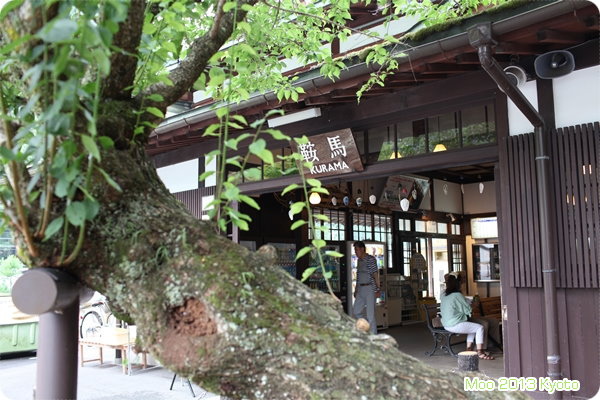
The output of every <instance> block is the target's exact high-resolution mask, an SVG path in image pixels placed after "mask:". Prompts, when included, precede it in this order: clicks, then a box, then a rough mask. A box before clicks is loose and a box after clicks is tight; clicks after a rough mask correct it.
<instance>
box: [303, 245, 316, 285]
mask: <svg viewBox="0 0 600 400" xmlns="http://www.w3.org/2000/svg"><path fill="white" fill-rule="evenodd" d="M303 250H304V249H303ZM316 270H317V267H309V268H306V269H305V270H304V272H303V273H302V282H304V281H305V280H307V279H308V278H310V276H311V275H312V274H313V273H314V272H315V271H316Z"/></svg>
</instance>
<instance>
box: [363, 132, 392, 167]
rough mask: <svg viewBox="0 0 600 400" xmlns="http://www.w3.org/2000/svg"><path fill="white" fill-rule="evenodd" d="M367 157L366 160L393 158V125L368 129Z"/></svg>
mask: <svg viewBox="0 0 600 400" xmlns="http://www.w3.org/2000/svg"><path fill="white" fill-rule="evenodd" d="M368 137H369V141H368V146H369V157H368V162H369V163H374V162H376V161H386V160H389V159H391V158H395V153H394V150H395V149H394V140H395V139H394V127H393V126H391V127H390V126H382V127H378V128H373V129H369V131H368Z"/></svg>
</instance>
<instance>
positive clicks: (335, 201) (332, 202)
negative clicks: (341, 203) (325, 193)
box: [331, 196, 337, 206]
mask: <svg viewBox="0 0 600 400" xmlns="http://www.w3.org/2000/svg"><path fill="white" fill-rule="evenodd" d="M331 204H333V205H334V206H337V197H335V196H333V197H332V198H331Z"/></svg>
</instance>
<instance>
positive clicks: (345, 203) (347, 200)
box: [342, 196, 350, 206]
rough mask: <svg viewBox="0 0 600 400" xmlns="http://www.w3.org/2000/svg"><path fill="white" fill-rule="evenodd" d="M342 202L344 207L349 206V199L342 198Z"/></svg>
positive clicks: (346, 197)
mask: <svg viewBox="0 0 600 400" xmlns="http://www.w3.org/2000/svg"><path fill="white" fill-rule="evenodd" d="M342 201H343V202H344V205H345V206H347V205H348V204H350V197H348V196H344V199H343V200H342Z"/></svg>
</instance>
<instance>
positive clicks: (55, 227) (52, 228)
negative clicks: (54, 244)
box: [44, 217, 64, 240]
mask: <svg viewBox="0 0 600 400" xmlns="http://www.w3.org/2000/svg"><path fill="white" fill-rule="evenodd" d="M63 223H64V218H63V217H58V218H56V219H53V220H52V222H50V223H49V224H48V226H47V227H46V232H45V233H44V240H48V239H49V238H50V237H51V236H52V235H54V234H55V233H56V232H58V231H59V230H60V228H62V226H63Z"/></svg>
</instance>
